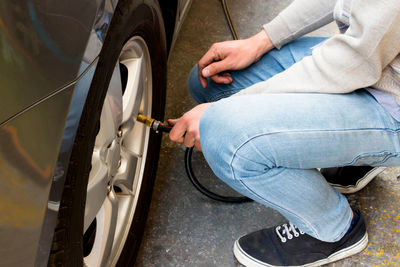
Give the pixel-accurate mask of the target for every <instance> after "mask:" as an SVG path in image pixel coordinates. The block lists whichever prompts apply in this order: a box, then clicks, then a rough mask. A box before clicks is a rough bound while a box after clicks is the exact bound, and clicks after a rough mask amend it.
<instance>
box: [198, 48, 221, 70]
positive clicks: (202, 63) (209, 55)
mask: <svg viewBox="0 0 400 267" xmlns="http://www.w3.org/2000/svg"><path fill="white" fill-rule="evenodd" d="M218 60H221V58H220V56H219V53H218V48H217V45H216V44H214V45H212V46H211V47H210V49H208V51H207V52H206V53H205V54H204V56H203V57H202V58H201V59H200V60H199V64H198V65H199V69H204V68H205V67H206V66H208V65H209V64H211V63H212V62H214V61H218Z"/></svg>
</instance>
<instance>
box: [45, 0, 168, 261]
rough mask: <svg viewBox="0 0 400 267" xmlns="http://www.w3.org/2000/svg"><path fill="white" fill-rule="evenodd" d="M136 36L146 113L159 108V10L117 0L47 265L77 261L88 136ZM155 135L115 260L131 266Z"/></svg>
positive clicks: (151, 173) (150, 2)
mask: <svg viewBox="0 0 400 267" xmlns="http://www.w3.org/2000/svg"><path fill="white" fill-rule="evenodd" d="M137 35H139V36H141V37H142V38H143V39H144V40H145V41H146V44H147V46H148V49H149V52H150V57H151V65H152V77H153V99H152V101H153V102H152V116H153V117H155V118H157V119H160V120H162V119H163V116H164V108H165V87H166V62H167V49H166V38H165V31H164V25H163V21H162V15H161V10H160V7H159V5H158V2H157V1H156V0H145V1H135V0H133V1H132V0H120V1H119V3H118V6H117V8H116V11H115V14H114V17H113V20H112V22H111V25H110V29H109V32H108V33H107V37H106V40H105V42H104V46H103V49H102V51H101V53H100V57H99V62H98V65H97V69H96V72H95V74H94V78H93V82H92V84H91V87H90V89H89V94H88V97H87V101H86V103H85V107H84V110H83V114H82V117H81V121H80V124H79V128H78V132H77V136H76V139H75V143H74V147H73V150H72V154H71V160H70V164H69V168H68V173H67V178H66V182H65V186H64V191H63V196H62V201H61V205H60V210H59V214H58V219H57V226H56V229H55V233H54V238H53V243H52V249H51V252H50V257H49V263H48V265H49V266H73V267H76V266H83V221H84V211H85V202H86V191H87V184H88V177H89V172H90V169H91V158H92V153H93V147H94V141H95V138H96V135H97V132H98V128H99V127H98V125H99V119H100V114H101V110H102V105H103V102H104V99H105V95H106V92H107V89H108V85H109V82H110V79H111V76H112V73H113V69H114V66H115V64H116V62H117V59H118V57H119V54H120V51H121V49H122V47H123V45H124V44H125V42H126V41H127V40H128V39H129V38H131V37H133V36H137ZM160 143H161V135H159V134H155V133H153V132H152V133H151V134H150V140H149V146H148V152H147V159H146V165H145V170H144V177H143V183H142V186H141V191H140V193H139V200H138V203H137V207H136V210H135V214H134V218H133V221H132V224H131V228H130V232H129V235H128V237H127V240H126V242H125V247H124V249H123V251H122V253H121V256H120V258H119V261H118V264H117V265H118V266H133V264H134V262H135V259H136V256H137V252H138V250H139V247H140V242H141V238H142V234H143V231H144V227H145V223H146V217H147V212H148V208H149V205H150V200H151V194H152V190H153V185H154V179H155V174H156V168H157V162H158V156H159V150H160Z"/></svg>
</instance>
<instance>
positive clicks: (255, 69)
mask: <svg viewBox="0 0 400 267" xmlns="http://www.w3.org/2000/svg"><path fill="white" fill-rule="evenodd" d="M323 40H324V39H323V38H316V37H314V38H312V37H307V38H301V39H299V40H297V41H294V42H292V43H290V44H288V45H286V46H284V47H283V48H282V49H281V50H279V51H278V50H272V51H270V52H269V53H267V54H266V55H264V57H262V58H261V59H260V60H259V61H258V62H256V63H255V64H253V65H251V66H249V67H248V68H246V69H244V70H240V71H231V75H232V76H233V80H234V81H233V83H232V84H230V85H224V84H215V83H213V82H211V81H209V85H208V87H207V88H205V89H204V88H202V87H201V84H200V82H199V80H198V78H197V66H195V67H194V68H193V70H192V72H191V74H190V76H189V78H188V89H189V90H190V92H191V94H192V95H193V97H194V98H195V99H196V100H197V101H198V102H199V103H202V102H209V101H216V102H215V103H214V104H212V105H211V106H210V107H209V108H208V109H207V110H206V112H205V113H204V114H203V116H202V118H201V121H200V140H201V145H202V150H203V154H204V156H205V158H206V160H207V162H208V164H209V165H210V167H211V168H212V170H213V171H214V173H215V174H216V175H217V176H218V177H219V178H220V179H222V180H223V181H224V182H226V183H227V184H228V185H229V186H231V187H232V188H234V189H235V190H236V191H238V192H240V193H241V194H243V195H246V196H248V197H250V198H252V199H254V200H255V201H257V202H259V203H262V204H264V205H266V206H269V207H271V208H273V209H276V210H278V211H279V212H280V213H281V214H282V215H283V216H285V217H286V218H287V219H288V220H290V221H291V222H293V223H294V224H295V225H296V226H298V227H299V228H300V229H301V230H303V231H304V232H306V233H308V234H309V235H311V236H313V237H315V238H317V239H319V240H323V241H327V242H334V241H337V240H340V239H341V238H342V237H343V236H344V234H345V233H346V232H347V230H348V228H349V225H350V222H351V218H352V210H351V208H350V206H349V204H348V202H347V199H346V197H344V196H343V195H342V194H340V193H339V192H338V191H337V190H336V189H334V188H333V187H331V186H330V185H329V184H328V183H327V182H326V180H325V179H324V177H323V176H322V175H321V174H320V173H319V172H318V170H317V169H316V168H326V167H334V166H348V165H371V166H396V165H400V142H399V140H400V139H399V129H400V123H399V122H398V121H396V120H395V119H393V118H392V117H391V116H390V114H389V113H388V112H387V111H386V110H385V109H384V108H383V107H382V106H381V105H380V104H378V103H377V102H376V100H375V99H374V98H373V97H372V95H370V94H369V93H368V92H367V91H366V90H364V89H360V90H357V91H355V92H353V93H350V94H310V93H297V94H260V95H243V96H232V97H229V96H231V95H232V94H234V93H235V92H238V91H240V90H242V89H244V88H246V87H248V86H250V85H252V84H254V83H257V82H259V81H263V80H267V79H269V78H270V77H272V76H273V75H275V74H277V73H279V72H281V71H284V70H285V69H287V68H289V67H290V66H291V65H292V64H294V63H296V62H297V61H299V60H301V59H302V58H303V57H305V56H308V55H310V54H311V52H312V47H313V46H315V45H316V44H318V43H320V42H321V41H323ZM338 78H339V79H340V77H338Z"/></svg>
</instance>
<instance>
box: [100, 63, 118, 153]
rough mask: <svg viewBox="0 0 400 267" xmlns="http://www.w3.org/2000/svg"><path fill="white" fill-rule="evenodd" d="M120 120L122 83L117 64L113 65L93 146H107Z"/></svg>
mask: <svg viewBox="0 0 400 267" xmlns="http://www.w3.org/2000/svg"><path fill="white" fill-rule="evenodd" d="M121 121H122V85H121V77H120V70H119V66H117V67H115V69H114V72H113V76H112V78H111V81H110V86H109V90H108V91H107V96H106V99H105V101H104V105H103V109H102V111H101V116H100V130H99V133H98V134H97V137H96V143H95V147H97V148H104V147H107V146H108V145H109V144H110V143H111V142H112V140H114V138H115V136H116V134H117V132H118V129H119V127H120V125H121Z"/></svg>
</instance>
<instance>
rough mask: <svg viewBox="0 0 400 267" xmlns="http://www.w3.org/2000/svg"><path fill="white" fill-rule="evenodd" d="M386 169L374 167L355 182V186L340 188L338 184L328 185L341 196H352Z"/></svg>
mask: <svg viewBox="0 0 400 267" xmlns="http://www.w3.org/2000/svg"><path fill="white" fill-rule="evenodd" d="M385 169H386V167H376V168H373V169H372V170H370V171H369V172H367V174H365V175H364V177H363V178H361V179H360V180H358V181H357V184H356V185H349V186H342V185H339V184H330V185H331V186H333V187H335V188H336V189H337V190H338V191H339V192H340V193H342V194H352V193H355V192H357V191H360V190H361V189H363V188H364V187H365V186H366V185H367V184H368V183H369V182H371V180H372V179H374V178H375V177H376V176H377V175H378V174H380V173H381V172H383V171H384V170H385Z"/></svg>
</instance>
